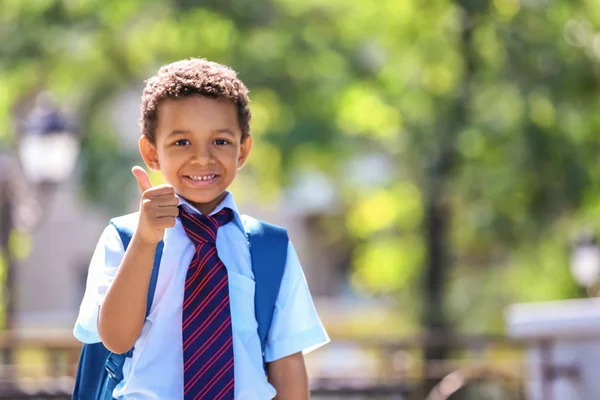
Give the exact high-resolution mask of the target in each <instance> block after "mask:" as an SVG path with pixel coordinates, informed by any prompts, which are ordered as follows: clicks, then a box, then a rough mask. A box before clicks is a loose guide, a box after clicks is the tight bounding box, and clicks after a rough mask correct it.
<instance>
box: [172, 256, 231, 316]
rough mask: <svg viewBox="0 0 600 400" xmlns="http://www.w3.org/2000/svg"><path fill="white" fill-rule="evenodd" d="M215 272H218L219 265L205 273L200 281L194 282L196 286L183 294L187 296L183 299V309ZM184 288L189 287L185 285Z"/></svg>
mask: <svg viewBox="0 0 600 400" xmlns="http://www.w3.org/2000/svg"><path fill="white" fill-rule="evenodd" d="M217 272H219V266H218V267H216V268H213V269H212V270H211V271H210V272H208V273H207V275H206V276H205V277H204V278H202V281H201V282H198V283H197V284H196V287H195V288H194V290H193V291H191V289H190V293H186V294H185V296H186V297H187V298H186V299H185V301H184V304H183V309H184V310H185V309H187V307H188V306H189V305H190V304H191V302H192V301H193V300H194V299H196V297H197V296H198V294H199V293H200V291H201V290H202V289H204V287H205V286H206V285H207V284H208V282H210V280H211V279H212V278H213V277H214V276H215V275H216V274H217ZM227 276H228V275H225V277H227ZM185 289H186V290H188V289H189V287H188V286H186V288H185Z"/></svg>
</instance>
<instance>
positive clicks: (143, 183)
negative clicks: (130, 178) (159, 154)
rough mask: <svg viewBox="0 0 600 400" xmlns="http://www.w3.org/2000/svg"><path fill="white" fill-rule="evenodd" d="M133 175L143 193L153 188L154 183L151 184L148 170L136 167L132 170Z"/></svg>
mask: <svg viewBox="0 0 600 400" xmlns="http://www.w3.org/2000/svg"><path fill="white" fill-rule="evenodd" d="M131 173H132V174H133V175H134V176H135V179H136V180H137V183H138V185H139V186H140V190H141V191H142V192H145V191H146V190H148V189H150V188H151V187H152V182H150V178H149V177H148V173H147V172H146V170H144V169H143V168H141V167H138V166H137V165H136V166H135V167H133V168H132V169H131Z"/></svg>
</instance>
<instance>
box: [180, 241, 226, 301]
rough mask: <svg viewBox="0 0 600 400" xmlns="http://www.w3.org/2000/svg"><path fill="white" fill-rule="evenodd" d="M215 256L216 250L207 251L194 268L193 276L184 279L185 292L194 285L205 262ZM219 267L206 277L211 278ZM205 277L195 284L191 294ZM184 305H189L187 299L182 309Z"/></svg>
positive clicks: (203, 281)
mask: <svg viewBox="0 0 600 400" xmlns="http://www.w3.org/2000/svg"><path fill="white" fill-rule="evenodd" d="M215 255H216V250H212V249H210V250H208V252H207V253H206V255H205V257H204V258H203V259H202V260H201V261H200V263H199V264H198V268H196V271H194V274H193V275H192V276H190V277H189V278H188V279H186V281H185V290H188V289H189V288H190V286H191V285H192V284H193V283H194V281H195V280H196V278H197V277H198V274H199V273H200V272H201V271H202V269H203V268H204V266H205V265H206V263H207V261H208V260H210V257H213V256H215ZM219 267H220V266H219V265H216V266H215V267H214V268H213V269H212V270H211V271H209V272H208V275H210V276H211V277H212V276H213V275H214V274H216V273H217V272H218V271H219ZM208 275H207V276H208ZM207 276H205V277H204V278H202V280H201V281H200V282H199V283H197V284H196V288H195V289H194V292H192V293H191V294H193V293H195V292H196V291H197V290H198V287H200V285H201V284H202V283H205V280H206V279H207ZM186 303H189V301H188V299H185V301H184V302H183V307H184V308H185V306H186Z"/></svg>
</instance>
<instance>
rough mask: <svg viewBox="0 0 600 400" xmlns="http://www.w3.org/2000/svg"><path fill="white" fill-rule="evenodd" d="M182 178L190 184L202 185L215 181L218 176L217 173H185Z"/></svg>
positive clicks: (194, 185)
mask: <svg viewBox="0 0 600 400" xmlns="http://www.w3.org/2000/svg"><path fill="white" fill-rule="evenodd" d="M183 178H184V179H185V181H186V182H187V183H188V184H189V185H190V186H193V187H204V186H208V185H211V184H212V183H214V182H216V181H217V179H218V178H219V175H216V174H210V175H185V176H184V177H183Z"/></svg>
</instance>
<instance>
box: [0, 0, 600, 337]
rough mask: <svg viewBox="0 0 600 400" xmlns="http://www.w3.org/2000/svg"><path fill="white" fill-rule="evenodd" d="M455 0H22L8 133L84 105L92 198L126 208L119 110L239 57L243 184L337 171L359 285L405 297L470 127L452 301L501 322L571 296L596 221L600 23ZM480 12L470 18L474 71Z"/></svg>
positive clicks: (12, 47) (7, 16)
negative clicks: (33, 116)
mask: <svg viewBox="0 0 600 400" xmlns="http://www.w3.org/2000/svg"><path fill="white" fill-rule="evenodd" d="M459 3H461V2H453V1H450V0H435V1H427V2H424V1H419V0H403V1H398V0H381V1H375V2H373V1H367V0H364V1H358V2H347V1H341V0H329V1H327V2H323V1H320V0H319V1H317V0H311V1H296V0H263V1H242V0H226V1H225V0H219V1H217V0H211V1H206V2H203V6H202V7H198V6H197V5H196V4H197V3H196V2H191V1H186V0H172V1H156V0H155V1H141V0H110V1H102V2H100V1H93V0H86V1H84V0H78V1H75V0H72V1H59V0H45V1H41V0H36V1H19V0H6V1H3V2H0V26H2V29H1V30H0V41H1V42H2V43H3V46H1V47H0V140H2V141H8V140H10V138H11V137H12V135H14V133H15V132H14V131H13V129H12V128H11V110H12V108H13V106H16V105H17V104H18V103H19V102H20V101H21V100H23V98H26V97H27V96H28V95H30V94H31V93H32V92H33V91H35V90H37V89H39V88H40V87H46V88H48V89H49V90H51V91H52V92H53V93H55V94H56V95H57V96H59V97H60V99H62V101H63V102H64V103H65V104H70V105H72V106H73V107H74V110H75V114H76V115H78V116H79V118H80V123H81V124H80V125H81V127H82V133H83V135H84V141H83V149H82V160H83V171H82V174H81V182H82V187H83V188H84V190H85V193H86V194H87V197H88V198H89V199H91V200H93V201H96V202H98V203H99V204H102V205H103V206H105V207H107V208H109V207H110V208H111V210H113V211H115V210H122V209H123V208H124V206H125V205H124V204H123V203H121V202H119V200H120V199H121V198H122V197H119V198H115V196H114V193H123V192H124V191H130V190H135V185H133V181H132V179H131V176H130V174H129V168H130V166H131V165H132V163H133V162H135V161H136V160H137V155H136V154H135V153H134V152H132V151H129V150H124V149H122V148H121V146H120V142H119V139H118V138H117V135H116V130H117V129H116V128H117V127H115V126H112V125H111V122H110V120H109V119H108V118H106V115H105V114H106V113H105V110H106V108H107V107H108V106H109V105H110V104H111V103H112V102H113V101H114V99H115V97H116V96H117V95H118V94H119V93H120V92H121V91H122V90H124V89H126V88H130V87H136V88H138V87H139V85H140V84H141V81H142V80H143V79H145V78H146V77H148V76H149V75H151V74H152V73H153V72H154V71H155V70H156V68H157V67H158V66H159V65H160V64H163V63H166V62H171V61H173V60H176V59H180V58H186V57H190V56H202V57H207V58H209V59H213V60H215V61H219V62H224V63H228V64H231V65H232V66H233V67H234V68H235V69H237V70H238V71H239V74H240V76H241V78H242V79H243V80H244V81H245V82H246V83H247V84H248V86H249V87H250V89H251V92H252V93H251V95H252V99H253V103H252V107H253V112H254V116H255V117H254V120H253V126H252V129H253V133H254V135H255V138H256V139H257V140H256V145H255V148H254V153H253V155H252V156H251V159H250V162H249V165H248V168H246V169H245V170H244V175H243V181H242V183H240V185H242V186H243V188H244V189H245V190H244V191H243V192H244V195H245V196H250V195H252V196H258V195H259V194H263V195H265V196H266V197H263V199H264V198H274V197H277V196H279V195H281V188H283V187H284V186H285V185H286V184H287V183H289V182H290V176H292V175H293V173H295V172H298V171H302V170H310V169H313V168H318V169H320V170H321V171H323V172H324V173H327V174H329V175H330V176H331V177H332V178H334V179H332V182H335V185H336V189H337V191H338V192H339V193H340V194H342V205H341V209H342V210H348V211H347V224H346V226H343V227H342V226H340V227H339V229H348V230H349V232H350V233H351V234H352V235H353V236H354V237H355V238H356V239H357V240H359V241H360V243H361V244H360V245H359V246H358V247H357V248H356V254H355V257H354V259H355V263H356V265H355V266H356V268H355V273H354V275H353V278H352V280H353V282H355V283H356V285H357V287H359V288H360V289H361V290H364V291H367V292H369V293H387V292H391V293H397V292H398V291H402V290H404V289H406V288H408V287H411V286H413V285H415V284H416V283H417V282H418V279H419V271H420V269H421V268H422V267H423V263H424V254H423V253H424V250H423V249H424V243H423V239H422V235H421V224H422V222H423V208H424V206H423V204H424V199H425V198H426V196H427V193H428V187H429V186H428V185H430V184H431V182H429V180H428V174H427V173H426V171H427V167H428V166H429V165H430V163H431V161H432V157H433V156H434V155H435V152H436V150H437V149H438V147H439V145H440V138H442V137H444V136H445V134H446V132H447V131H448V130H450V129H457V128H456V126H458V130H459V131H460V133H459V135H458V136H457V140H456V141H455V143H453V146H455V148H456V150H457V153H458V160H457V166H456V170H455V172H454V174H453V176H452V177H451V182H450V185H449V188H448V193H447V198H444V199H443V200H444V203H445V204H447V206H448V210H449V212H450V213H451V215H452V220H453V224H452V227H451V244H452V255H453V258H454V260H455V267H454V270H453V272H452V279H451V282H448V285H449V286H451V287H452V290H451V291H450V295H449V299H448V300H449V302H451V303H452V310H453V312H454V313H455V314H456V318H460V316H462V315H468V316H469V320H468V321H467V320H465V321H464V324H465V325H464V326H465V327H468V328H469V329H475V328H474V327H477V329H482V327H483V329H485V328H486V327H487V328H489V329H497V328H498V327H499V326H501V324H500V323H499V321H501V312H500V311H501V309H502V307H503V306H504V305H505V304H507V303H509V302H513V301H521V300H527V301H529V300H544V299H551V298H564V297H569V296H571V295H573V293H575V288H574V284H573V282H572V280H571V278H570V277H569V275H568V266H567V254H566V251H567V246H566V243H567V241H568V240H569V238H570V237H571V235H572V234H573V233H574V232H575V231H576V230H577V229H579V226H580V224H582V223H588V224H592V225H597V224H598V222H596V221H600V219H599V218H598V216H599V215H598V214H599V211H598V210H600V206H599V205H600V202H599V200H598V199H599V198H600V197H599V196H600V187H599V186H598V183H597V182H600V163H599V161H598V157H597V154H598V149H599V147H600V137H598V135H597V132H598V130H599V128H600V117H599V116H598V115H600V114H598V113H597V112H596V110H597V109H598V106H599V105H600V100H599V98H598V96H597V93H598V89H599V79H598V75H597V63H598V60H599V57H600V50H599V47H598V34H597V32H596V31H597V29H598V26H599V25H600V20H598V19H597V18H595V16H597V15H599V14H598V12H597V11H598V5H597V2H595V1H584V2H579V3H574V2H571V1H567V0H557V1H552V2H545V1H541V0H540V1H527V2H525V1H521V2H520V1H518V0H493V1H492V0H490V1H467V0H465V1H463V2H462V3H464V4H462V7H463V9H461V8H460V7H459V5H460V4H459ZM464 9H467V10H469V11H470V12H473V15H474V18H473V21H472V22H473V24H474V27H473V30H474V35H473V46H474V51H475V55H474V56H475V60H474V61H475V65H473V68H474V69H473V71H474V76H473V80H472V81H470V82H466V81H465V80H464V76H465V68H466V67H467V66H466V65H465V60H464V59H463V53H462V50H463V49H462V48H461V46H462V42H461V37H460V35H461V29H462V28H461V21H462V20H461V18H462V16H463V12H464ZM467 88H468V89H469V90H470V91H469V93H471V95H470V97H468V98H462V97H461V96H462V95H463V93H465V92H464V91H465V89H467ZM457 98H458V99H462V101H465V102H466V106H467V110H468V118H467V120H466V121H459V120H457V116H456V114H455V109H454V108H453V107H454V105H455V104H456V99H457ZM136 134H137V133H136V132H131V135H136ZM366 152H368V153H371V154H377V155H379V156H380V157H382V158H384V159H386V160H391V163H390V167H389V171H387V170H386V171H381V175H382V176H384V177H386V176H387V180H385V179H384V180H383V181H382V182H381V183H379V184H377V185H376V187H375V188H373V186H372V185H371V186H369V185H368V183H367V184H366V185H363V186H361V185H358V184H357V181H356V177H355V176H351V175H348V174H346V173H345V171H346V169H345V168H346V166H347V163H348V162H349V161H352V160H355V159H356V157H357V156H360V155H362V154H364V153H366ZM107 160H110V161H107ZM434 184H435V183H434ZM246 189H247V190H246ZM599 227H600V226H599ZM416 299H417V298H415V297H413V301H414V302H416V301H417V300H416ZM482 299H485V301H483V300H482ZM474 308H475V309H476V310H477V311H476V312H471V311H472V310H473V309H474ZM467 310H471V311H469V312H468V313H467ZM489 310H492V311H493V312H489ZM473 316H475V320H473V318H472V317H473Z"/></svg>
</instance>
